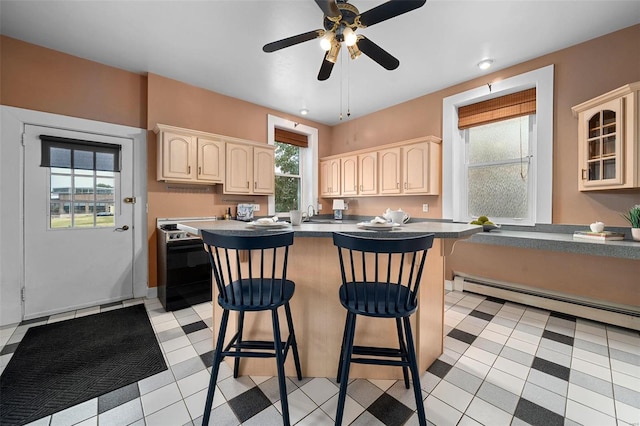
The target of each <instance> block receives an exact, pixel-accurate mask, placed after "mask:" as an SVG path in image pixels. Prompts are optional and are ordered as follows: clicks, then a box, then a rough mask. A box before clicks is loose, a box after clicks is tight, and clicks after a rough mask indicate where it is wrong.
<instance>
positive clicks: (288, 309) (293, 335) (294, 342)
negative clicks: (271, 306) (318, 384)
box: [284, 302, 302, 380]
mask: <svg viewBox="0 0 640 426" xmlns="http://www.w3.org/2000/svg"><path fill="white" fill-rule="evenodd" d="M284 311H285V313H286V314H287V324H288V326H289V338H290V339H291V349H292V350H293V362H294V364H295V365H296V374H297V375H298V380H302V368H300V356H299V355H298V342H297V340H296V333H295V331H294V329H293V318H292V317H291V307H290V306H289V302H287V303H285V304H284Z"/></svg>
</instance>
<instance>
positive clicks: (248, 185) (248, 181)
mask: <svg viewBox="0 0 640 426" xmlns="http://www.w3.org/2000/svg"><path fill="white" fill-rule="evenodd" d="M247 189H249V181H247Z"/></svg>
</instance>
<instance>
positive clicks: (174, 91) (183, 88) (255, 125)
mask: <svg viewBox="0 0 640 426" xmlns="http://www.w3.org/2000/svg"><path fill="white" fill-rule="evenodd" d="M147 80H148V84H149V87H148V94H149V95H148V105H147V110H148V119H147V123H146V127H147V129H149V133H148V136H147V148H148V151H147V155H148V158H149V161H148V166H147V173H148V191H147V196H148V202H149V216H148V219H149V221H148V227H147V230H148V238H149V284H150V286H155V285H156V281H157V280H156V277H157V273H156V257H157V252H156V249H157V242H156V241H157V240H156V231H155V228H156V225H155V223H156V218H158V217H179V216H183V217H184V216H220V215H222V214H223V213H224V212H225V211H226V210H227V207H231V208H232V211H233V212H235V206H236V205H237V204H238V202H239V201H246V202H252V203H258V204H260V207H261V213H262V212H266V209H267V197H266V196H240V195H224V194H222V186H221V185H216V186H213V187H212V186H208V187H202V189H205V188H208V189H209V191H208V192H204V193H199V192H197V191H198V189H199V187H196V188H193V187H184V186H183V187H181V186H180V185H169V184H166V183H163V182H158V181H157V180H156V160H155V159H156V155H157V142H156V135H155V133H153V131H151V130H152V129H153V128H154V126H155V125H156V124H158V123H160V124H168V125H171V126H177V127H183V128H187V129H193V130H200V131H203V132H211V133H216V134H220V135H225V136H233V137H236V138H241V139H248V140H253V141H256V142H264V143H267V115H268V114H271V115H276V116H278V117H281V118H284V119H288V120H292V121H296V122H299V123H302V124H305V125H308V126H311V127H315V128H317V129H318V138H319V145H320V147H326V146H327V145H328V144H329V138H330V134H331V129H330V127H328V126H325V125H322V124H318V123H314V122H312V121H309V120H304V119H302V118H300V117H296V116H292V115H288V114H284V113H282V112H279V111H274V110H272V109H269V108H265V107H262V106H260V105H256V104H252V103H249V102H245V101H241V100H239V99H235V98H231V97H228V96H225V95H221V94H219V93H215V92H211V91H209V90H205V89H202V88H199V87H196V86H191V85H189V84H186V83H182V82H180V81H176V80H172V79H169V78H166V77H162V76H159V75H157V74H151V73H150V74H149V75H148V77H147ZM322 149H324V148H321V150H320V151H321V152H322Z"/></svg>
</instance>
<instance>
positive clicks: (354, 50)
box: [347, 43, 362, 59]
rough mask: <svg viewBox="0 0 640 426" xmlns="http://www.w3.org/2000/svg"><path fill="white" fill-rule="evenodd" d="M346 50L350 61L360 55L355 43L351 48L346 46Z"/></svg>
mask: <svg viewBox="0 0 640 426" xmlns="http://www.w3.org/2000/svg"><path fill="white" fill-rule="evenodd" d="M347 49H349V56H350V57H351V59H358V58H359V57H360V55H361V54H362V52H361V51H360V49H358V45H357V44H355V43H354V44H353V45H352V46H349V45H347Z"/></svg>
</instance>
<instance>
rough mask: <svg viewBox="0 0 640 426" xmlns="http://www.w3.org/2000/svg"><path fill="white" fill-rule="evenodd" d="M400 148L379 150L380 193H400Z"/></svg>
mask: <svg viewBox="0 0 640 426" xmlns="http://www.w3.org/2000/svg"><path fill="white" fill-rule="evenodd" d="M400 158H401V157H400V148H389V149H384V150H381V151H378V164H379V170H380V190H379V193H380V194H400V192H401V185H400V183H401V182H400V179H401V174H400Z"/></svg>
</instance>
